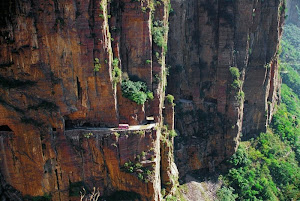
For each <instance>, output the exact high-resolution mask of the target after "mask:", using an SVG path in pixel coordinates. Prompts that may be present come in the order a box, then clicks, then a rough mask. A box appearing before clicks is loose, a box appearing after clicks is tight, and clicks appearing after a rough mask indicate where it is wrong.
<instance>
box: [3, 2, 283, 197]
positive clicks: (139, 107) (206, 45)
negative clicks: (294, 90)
mask: <svg viewBox="0 0 300 201" xmlns="http://www.w3.org/2000/svg"><path fill="white" fill-rule="evenodd" d="M171 4H172V7H173V10H174V11H173V12H172V13H171V18H170V20H169V19H168V17H169V11H170V10H172V9H170V2H169V1H167V0H161V1H157V0H141V1H137V0H112V1H108V0H86V1H78V0H75V1H70V0H63V1H57V0H54V1H45V0H42V1H40V0H39V1H38V0H31V1H27V0H23V1H20V0H9V1H1V12H0V28H1V29H0V47H1V48H0V94H1V95H0V168H1V169H0V170H1V171H0V178H2V176H3V180H2V181H3V182H2V183H0V184H1V186H0V196H6V197H7V196H11V197H15V198H16V199H17V197H19V195H20V193H19V192H18V191H16V190H13V189H12V187H14V188H16V189H17V190H19V191H20V192H21V193H22V194H23V195H27V194H28V195H31V196H37V195H43V194H45V193H46V194H47V193H50V194H51V195H52V199H53V200H67V199H71V200H72V199H74V200H76V199H78V192H79V190H81V189H82V188H83V187H85V188H87V189H92V187H94V186H95V187H99V192H100V194H101V196H114V195H115V193H124V192H125V193H126V194H127V195H128V196H135V197H137V198H138V199H141V200H160V199H162V195H161V193H160V192H161V188H165V190H166V192H167V193H173V192H174V191H175V188H174V187H176V185H177V178H178V171H177V167H176V165H175V163H174V159H173V151H175V157H176V163H177V165H178V167H179V170H180V172H181V173H182V175H184V174H185V173H186V172H188V171H192V170H198V169H203V168H208V169H209V170H211V171H213V170H214V168H215V166H217V165H218V164H219V163H220V162H222V161H223V160H224V159H226V158H227V157H229V156H231V155H232V154H233V153H234V151H235V149H236V147H237V145H238V139H239V137H240V134H241V132H242V130H243V134H244V135H245V136H248V135H249V136H250V135H251V134H252V133H253V131H255V132H257V131H262V130H264V129H265V127H266V125H267V123H268V122H269V121H270V119H271V117H272V112H273V108H274V104H275V103H276V101H277V96H276V92H277V90H278V84H279V80H278V77H277V70H278V69H277V60H276V58H277V57H276V52H277V46H278V40H279V37H280V35H281V23H282V20H283V11H282V8H284V5H283V4H282V2H281V1H279V0H271V1H254V0H253V1H247V2H245V1H241V0H240V1H228V0H222V1H209V2H207V1H203V0H201V1H197V0H174V1H172V2H171ZM283 10H284V9H283ZM168 21H169V26H170V30H169V31H168ZM168 35H169V36H168ZM168 38H169V39H168ZM168 40H169V45H168V46H167V41H168ZM167 49H168V53H167ZM166 54H167V58H168V64H170V65H171V68H170V76H169V78H168V85H166V81H167V80H166V76H167V74H168V69H167V68H166V65H165V63H166V62H165V61H166V58H165V55H166ZM230 67H232V68H230ZM120 69H121V70H122V72H123V76H122V77H123V78H122V79H125V78H126V77H129V78H130V79H131V80H135V81H136V80H140V81H143V82H144V83H145V84H146V85H147V88H148V90H150V91H151V92H153V96H154V97H153V99H152V100H150V99H149V100H147V101H146V102H145V103H144V104H137V103H135V102H133V101H131V100H129V99H128V98H125V97H123V95H122V90H121V84H120V80H121V74H122V73H121V72H120ZM165 90H167V91H168V92H169V93H171V94H174V96H175V99H176V100H177V102H176V111H175V113H176V119H175V121H176V129H177V130H178V131H180V135H179V136H178V137H177V140H176V141H175V150H173V149H174V148H173V140H174V139H173V136H174V134H171V132H170V131H169V130H172V129H173V128H174V126H173V121H174V107H173V104H172V103H166V104H164V92H165ZM163 108H164V118H163ZM148 116H153V118H154V121H155V123H156V125H155V126H154V127H151V128H143V129H142V128H140V129H136V130H135V131H128V132H120V131H117V132H118V133H116V132H115V131H114V130H110V129H108V128H107V127H117V126H118V124H119V123H129V124H130V125H138V124H142V123H145V122H146V117H148ZM163 123H165V124H168V128H166V127H163V126H162V124H163ZM84 128H85V129H84ZM4 179H5V181H4ZM6 182H7V183H6ZM8 184H10V185H11V186H12V187H11V186H10V185H8ZM1 193H2V194H1ZM76 196H77V197H76Z"/></svg>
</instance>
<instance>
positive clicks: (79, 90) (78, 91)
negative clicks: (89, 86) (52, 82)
mask: <svg viewBox="0 0 300 201" xmlns="http://www.w3.org/2000/svg"><path fill="white" fill-rule="evenodd" d="M76 78H77V79H76V81H77V97H78V100H81V98H82V88H81V86H80V82H79V79H78V77H76Z"/></svg>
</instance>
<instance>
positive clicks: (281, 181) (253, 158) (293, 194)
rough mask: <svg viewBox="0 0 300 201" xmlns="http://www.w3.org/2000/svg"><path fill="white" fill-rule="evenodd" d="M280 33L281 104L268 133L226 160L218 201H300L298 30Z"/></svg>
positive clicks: (289, 29)
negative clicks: (281, 37)
mask: <svg viewBox="0 0 300 201" xmlns="http://www.w3.org/2000/svg"><path fill="white" fill-rule="evenodd" d="M284 30H285V32H284V36H283V40H282V43H281V53H280V58H281V65H280V67H281V77H282V79H283V84H282V87H281V104H280V105H278V106H277V112H276V114H275V115H274V116H273V120H272V123H271V125H270V128H269V129H268V131H267V132H266V133H261V134H260V135H259V136H258V137H257V138H255V139H251V140H250V141H245V142H241V144H240V146H239V149H238V150H237V152H236V153H235V154H234V155H233V156H232V157H231V159H230V160H229V161H228V163H229V164H230V165H231V167H232V168H231V169H230V170H229V171H228V172H227V173H226V174H225V175H223V176H221V179H222V180H223V181H224V185H223V186H222V188H220V189H219V191H218V193H217V195H218V197H219V200H224V201H226V200H228V201H229V200H283V201H286V200H300V167H299V160H300V144H299V138H300V127H299V126H300V101H299V97H300V93H299V92H300V76H299V70H300V65H299V64H300V29H299V27H297V26H296V25H293V24H288V25H286V26H285V29H284Z"/></svg>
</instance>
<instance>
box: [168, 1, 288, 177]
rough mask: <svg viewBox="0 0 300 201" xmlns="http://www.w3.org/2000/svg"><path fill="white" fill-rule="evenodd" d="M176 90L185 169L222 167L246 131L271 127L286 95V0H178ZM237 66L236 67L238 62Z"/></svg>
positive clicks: (173, 39)
mask: <svg viewBox="0 0 300 201" xmlns="http://www.w3.org/2000/svg"><path fill="white" fill-rule="evenodd" d="M172 7H173V9H174V12H173V13H171V15H170V32H169V48H168V49H169V52H168V64H169V65H171V66H172V68H171V69H170V76H169V79H168V81H169V82H168V92H169V93H171V94H173V95H174V96H175V99H176V100H177V106H176V115H175V118H176V129H178V130H179V132H180V136H179V137H178V138H176V141H175V158H176V163H177V165H178V167H179V170H180V172H181V173H183V174H184V173H186V172H187V171H190V170H197V169H202V168H207V169H209V170H210V171H214V168H215V166H217V165H218V164H219V163H220V162H222V161H223V160H224V159H225V158H227V157H228V156H230V155H232V154H233V153H234V151H235V149H236V148H237V145H238V139H239V137H240V135H241V133H243V135H244V136H246V137H248V136H251V135H253V134H254V133H259V132H260V131H264V130H265V129H266V125H267V124H268V122H269V121H270V119H271V117H272V113H273V110H274V104H276V102H277V100H278V97H277V91H278V89H279V85H280V80H279V78H278V66H277V54H276V53H277V49H278V43H279V38H280V36H281V24H282V22H283V17H284V16H283V11H284V5H283V2H281V1H279V0H271V1H254V0H253V1H246V2H245V1H225V0H224V1H223V0H222V1H209V2H207V1H194V0H192V1H190V0H189V1H185V0H175V1H173V2H172ZM231 67H235V68H231Z"/></svg>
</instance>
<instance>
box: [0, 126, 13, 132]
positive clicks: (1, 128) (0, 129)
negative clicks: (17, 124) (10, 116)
mask: <svg viewBox="0 0 300 201" xmlns="http://www.w3.org/2000/svg"><path fill="white" fill-rule="evenodd" d="M0 131H12V130H11V129H10V128H9V126H7V125H2V126H0Z"/></svg>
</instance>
